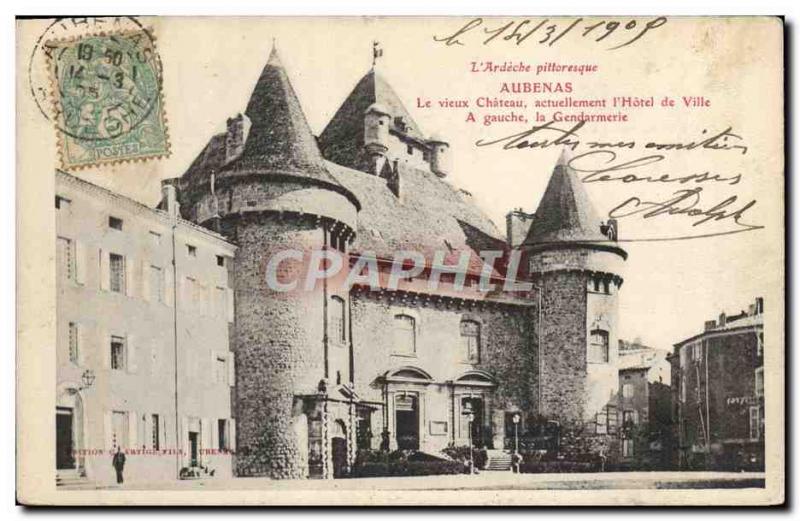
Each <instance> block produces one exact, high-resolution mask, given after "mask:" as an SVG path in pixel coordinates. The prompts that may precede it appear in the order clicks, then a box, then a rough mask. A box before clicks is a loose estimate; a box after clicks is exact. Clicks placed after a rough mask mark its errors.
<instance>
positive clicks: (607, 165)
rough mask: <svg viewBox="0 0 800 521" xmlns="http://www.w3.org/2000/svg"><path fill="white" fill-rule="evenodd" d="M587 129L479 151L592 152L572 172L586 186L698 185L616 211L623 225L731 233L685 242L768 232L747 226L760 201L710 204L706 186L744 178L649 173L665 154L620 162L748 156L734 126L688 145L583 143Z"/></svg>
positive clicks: (494, 142) (521, 138) (518, 137)
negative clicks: (669, 222)
mask: <svg viewBox="0 0 800 521" xmlns="http://www.w3.org/2000/svg"><path fill="white" fill-rule="evenodd" d="M585 125H586V122H585V121H580V122H578V123H576V124H575V125H573V126H571V127H569V128H567V127H559V126H556V125H555V121H549V122H547V123H545V124H543V125H534V126H532V127H530V128H528V129H526V130H524V131H522V132H515V133H513V134H509V135H506V136H502V137H499V138H488V139H479V140H478V141H476V142H475V145H476V146H478V147H490V146H494V147H500V148H501V149H502V150H525V149H527V150H530V149H538V150H541V149H546V148H551V147H564V148H569V149H571V150H577V149H578V148H579V147H582V148H584V149H586V148H588V149H589V150H588V151H586V152H582V153H579V154H578V155H576V156H574V157H572V158H571V159H570V160H569V162H568V164H567V165H568V166H569V167H570V168H572V169H573V170H574V171H575V172H577V173H579V174H581V175H582V178H581V180H582V181H583V182H584V183H602V182H619V183H624V184H631V183H640V184H654V183H660V184H676V185H685V184H691V185H694V186H692V187H691V188H686V189H680V190H677V191H675V192H673V193H671V194H670V196H669V197H667V198H666V199H664V200H658V201H653V200H645V199H644V198H643V197H642V196H640V195H633V196H631V197H629V198H627V199H626V200H624V201H622V202H621V203H619V204H617V205H616V206H614V207H613V208H612V209H611V210H610V211H609V212H608V217H609V218H613V219H622V218H625V217H632V216H638V217H641V218H642V219H653V218H656V217H669V216H673V217H675V216H679V217H684V218H688V219H690V220H691V226H692V227H693V228H696V227H698V226H701V225H704V224H707V223H717V222H725V223H727V224H729V228H728V229H727V230H725V231H721V232H713V233H708V234H703V235H686V236H679V237H674V239H684V238H692V237H712V236H715V235H728V234H732V233H739V232H744V231H751V230H757V229H760V228H763V226H761V225H758V224H751V223H748V222H746V219H745V214H746V213H747V211H748V210H750V209H752V208H753V207H754V206H755V205H756V202H757V201H756V200H755V199H753V200H749V201H740V198H739V195H731V196H728V197H726V198H725V199H723V200H722V201H715V202H712V203H707V202H705V201H704V200H703V198H704V197H713V195H708V196H707V195H706V193H705V192H704V188H703V187H702V186H697V185H704V184H723V185H729V186H732V185H738V184H739V183H740V181H741V180H742V174H740V173H712V172H709V171H703V172H695V173H689V174H680V175H675V174H671V173H652V172H649V171H648V172H646V173H645V172H643V171H642V169H644V168H645V167H649V168H651V167H652V166H653V165H655V164H657V163H660V162H662V161H664V159H665V157H666V156H665V155H664V154H649V155H642V156H639V157H635V158H633V159H628V158H625V159H620V158H619V154H618V152H617V151H616V150H621V151H627V150H637V149H640V150H648V151H659V152H673V153H696V152H697V151H711V152H714V153H734V154H740V155H745V154H747V152H748V150H749V148H748V145H747V143H746V141H745V140H744V138H743V137H742V136H741V135H740V134H738V133H737V132H736V131H735V130H734V129H733V127H731V126H728V127H726V128H724V129H722V130H718V131H714V132H709V131H708V130H707V129H703V130H702V131H701V132H699V136H697V137H694V138H692V137H690V138H688V139H677V140H656V139H648V140H644V141H638V140H623V139H614V138H610V139H606V140H604V141H598V140H586V141H583V140H582V139H581V137H580V133H579V131H580V130H581V129H583V128H584V127H585Z"/></svg>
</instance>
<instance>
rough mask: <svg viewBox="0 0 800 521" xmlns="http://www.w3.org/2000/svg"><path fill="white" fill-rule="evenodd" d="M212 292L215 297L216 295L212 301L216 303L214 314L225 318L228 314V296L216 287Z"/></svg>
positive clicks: (223, 290)
mask: <svg viewBox="0 0 800 521" xmlns="http://www.w3.org/2000/svg"><path fill="white" fill-rule="evenodd" d="M214 292H215V295H216V298H215V299H214V302H216V306H217V309H216V314H217V315H222V316H227V313H228V296H227V292H226V291H225V288H223V287H220V286H217V287H216V289H215V291H214Z"/></svg>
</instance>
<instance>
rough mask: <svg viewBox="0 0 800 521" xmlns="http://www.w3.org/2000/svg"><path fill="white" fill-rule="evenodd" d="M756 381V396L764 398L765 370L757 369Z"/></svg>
mask: <svg viewBox="0 0 800 521" xmlns="http://www.w3.org/2000/svg"><path fill="white" fill-rule="evenodd" d="M755 381H756V396H757V397H759V398H761V397H762V396H764V368H763V367H759V368H758V369H756V374H755Z"/></svg>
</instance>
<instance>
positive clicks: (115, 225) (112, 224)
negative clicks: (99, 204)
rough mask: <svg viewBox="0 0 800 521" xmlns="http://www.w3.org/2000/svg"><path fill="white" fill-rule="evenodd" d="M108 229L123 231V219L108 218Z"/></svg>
mask: <svg viewBox="0 0 800 521" xmlns="http://www.w3.org/2000/svg"><path fill="white" fill-rule="evenodd" d="M108 227H109V228H112V229H114V230H120V231H121V230H122V219H120V218H119V217H114V216H111V215H109V216H108Z"/></svg>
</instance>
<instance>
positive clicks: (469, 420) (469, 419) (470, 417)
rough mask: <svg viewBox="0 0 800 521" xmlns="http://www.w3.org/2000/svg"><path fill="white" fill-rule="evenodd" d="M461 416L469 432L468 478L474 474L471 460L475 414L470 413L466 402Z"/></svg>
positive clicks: (468, 403)
mask: <svg viewBox="0 0 800 521" xmlns="http://www.w3.org/2000/svg"><path fill="white" fill-rule="evenodd" d="M462 414H463V415H464V416H465V417H466V419H467V426H468V432H469V474H470V476H471V475H472V474H473V473H474V462H473V458H472V420H474V419H475V414H473V412H472V403H470V402H466V403H465V404H464V411H463V412H462Z"/></svg>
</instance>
